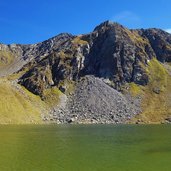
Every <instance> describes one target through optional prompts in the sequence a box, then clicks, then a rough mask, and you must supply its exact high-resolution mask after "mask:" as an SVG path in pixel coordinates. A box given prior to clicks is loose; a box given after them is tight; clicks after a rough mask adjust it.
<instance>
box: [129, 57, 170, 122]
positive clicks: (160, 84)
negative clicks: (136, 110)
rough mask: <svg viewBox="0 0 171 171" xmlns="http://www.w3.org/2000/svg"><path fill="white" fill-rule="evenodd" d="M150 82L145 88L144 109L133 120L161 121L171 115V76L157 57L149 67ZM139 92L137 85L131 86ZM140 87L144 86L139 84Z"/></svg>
mask: <svg viewBox="0 0 171 171" xmlns="http://www.w3.org/2000/svg"><path fill="white" fill-rule="evenodd" d="M147 72H148V75H149V83H148V85H147V86H145V87H144V88H143V92H142V96H143V100H142V110H143V112H142V113H141V114H140V115H138V116H137V117H136V118H134V119H133V121H137V120H140V121H141V122H144V123H149V122H150V123H160V122H161V121H164V120H165V118H167V117H169V116H170V115H171V76H170V75H169V73H168V71H167V70H166V68H165V67H164V65H163V64H161V63H160V62H159V61H157V59H155V58H153V59H152V60H151V61H150V62H149V64H148V67H147ZM131 88H132V90H133V92H137V86H134V85H133V86H132V87H131ZM139 88H140V89H142V87H140V86H139Z"/></svg>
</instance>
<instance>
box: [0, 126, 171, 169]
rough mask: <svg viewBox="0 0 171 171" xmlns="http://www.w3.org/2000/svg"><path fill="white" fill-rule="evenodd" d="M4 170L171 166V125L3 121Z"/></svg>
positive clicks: (0, 163) (0, 149) (0, 162)
mask: <svg viewBox="0 0 171 171" xmlns="http://www.w3.org/2000/svg"><path fill="white" fill-rule="evenodd" d="M0 171H171V125H1V126H0Z"/></svg>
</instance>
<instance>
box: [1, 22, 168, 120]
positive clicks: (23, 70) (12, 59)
mask: <svg viewBox="0 0 171 171" xmlns="http://www.w3.org/2000/svg"><path fill="white" fill-rule="evenodd" d="M154 59H156V60H157V66H160V63H161V65H162V63H165V62H171V35H170V34H169V33H166V32H165V31H163V30H160V29H139V30H129V29H127V28H125V27H123V26H122V25H120V24H118V23H114V22H110V21H106V22H104V23H102V24H100V25H99V26H97V27H96V28H95V29H94V31H93V32H91V33H89V34H85V35H79V36H73V35H71V34H67V33H63V34H60V35H58V36H56V37H53V38H51V39H49V40H47V41H44V42H42V43H37V44H33V45H3V44H1V45H0V62H1V65H0V70H1V74H0V76H8V75H11V74H12V75H13V73H15V75H17V74H19V76H18V83H19V84H20V85H22V86H24V87H25V88H26V89H27V90H29V91H30V92H31V93H33V94H35V95H38V96H40V97H41V99H42V101H44V100H45V99H46V95H47V91H49V90H51V89H53V88H57V89H58V90H59V91H60V92H61V93H63V94H65V97H66V99H67V100H66V105H63V108H62V109H60V111H61V110H62V111H63V112H62V113H60V111H58V109H59V108H60V107H59V104H58V105H56V106H53V108H54V112H51V115H50V116H49V120H54V121H58V122H62V123H63V122H67V121H68V122H70V121H72V120H73V119H74V121H76V122H84V120H85V121H87V122H95V123H100V122H101V123H107V122H109V123H122V122H126V121H127V120H129V119H131V118H132V117H134V116H135V115H136V114H138V113H141V110H140V106H141V102H140V99H141V97H140V96H139V95H138V96H137V97H135V99H133V98H132V100H130V99H131V98H127V97H128V96H129V95H130V92H129V84H130V83H133V84H135V85H136V86H143V87H148V85H149V84H151V82H152V76H151V75H150V73H149V70H148V67H149V65H150V64H149V63H150V61H153V60H154ZM158 63H159V64H158ZM154 64H155V63H154ZM151 68H152V67H151ZM160 69H161V67H160ZM162 73H165V71H162ZM156 77H157V76H156ZM167 78H168V77H167ZM71 87H72V88H71ZM134 88H135V87H134ZM152 89H153V90H154V89H155V88H152ZM136 90H137V89H136ZM157 90H158V89H157ZM123 92H126V93H123ZM157 92H158V93H157V94H160V92H162V91H161V90H160V91H157ZM129 97H130V96H129ZM137 99H138V100H137ZM53 116H55V117H53ZM72 116H74V117H75V118H73V117H72Z"/></svg>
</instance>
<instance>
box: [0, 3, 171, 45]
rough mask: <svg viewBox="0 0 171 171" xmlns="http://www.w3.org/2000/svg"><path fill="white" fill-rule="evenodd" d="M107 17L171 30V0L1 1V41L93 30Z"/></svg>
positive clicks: (132, 25)
mask: <svg viewBox="0 0 171 171" xmlns="http://www.w3.org/2000/svg"><path fill="white" fill-rule="evenodd" d="M105 20H112V21H117V22H119V23H121V24H123V25H124V26H126V27H128V28H150V27H157V28H162V29H168V31H169V29H170V32H171V0H0V42H1V43H6V44H9V43H23V44H28V43H36V42H40V41H43V40H46V39H48V38H50V37H52V36H55V35H57V34H59V33H62V32H69V33H72V34H81V33H88V32H91V31H92V30H93V29H94V27H95V26H96V25H98V24H100V23H101V22H103V21H105Z"/></svg>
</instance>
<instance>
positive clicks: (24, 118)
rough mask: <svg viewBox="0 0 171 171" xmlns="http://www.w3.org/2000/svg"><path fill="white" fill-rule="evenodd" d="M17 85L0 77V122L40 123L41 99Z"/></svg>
mask: <svg viewBox="0 0 171 171" xmlns="http://www.w3.org/2000/svg"><path fill="white" fill-rule="evenodd" d="M18 86H19V87H15V86H14V85H12V84H11V83H10V82H9V81H8V80H4V79H0V123H1V124H10V123H12V124H26V123H42V121H41V108H42V107H41V106H42V105H40V104H42V103H41V99H40V98H39V97H38V96H35V95H33V94H32V93H30V92H28V91H27V90H26V89H24V88H22V87H20V85H18Z"/></svg>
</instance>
